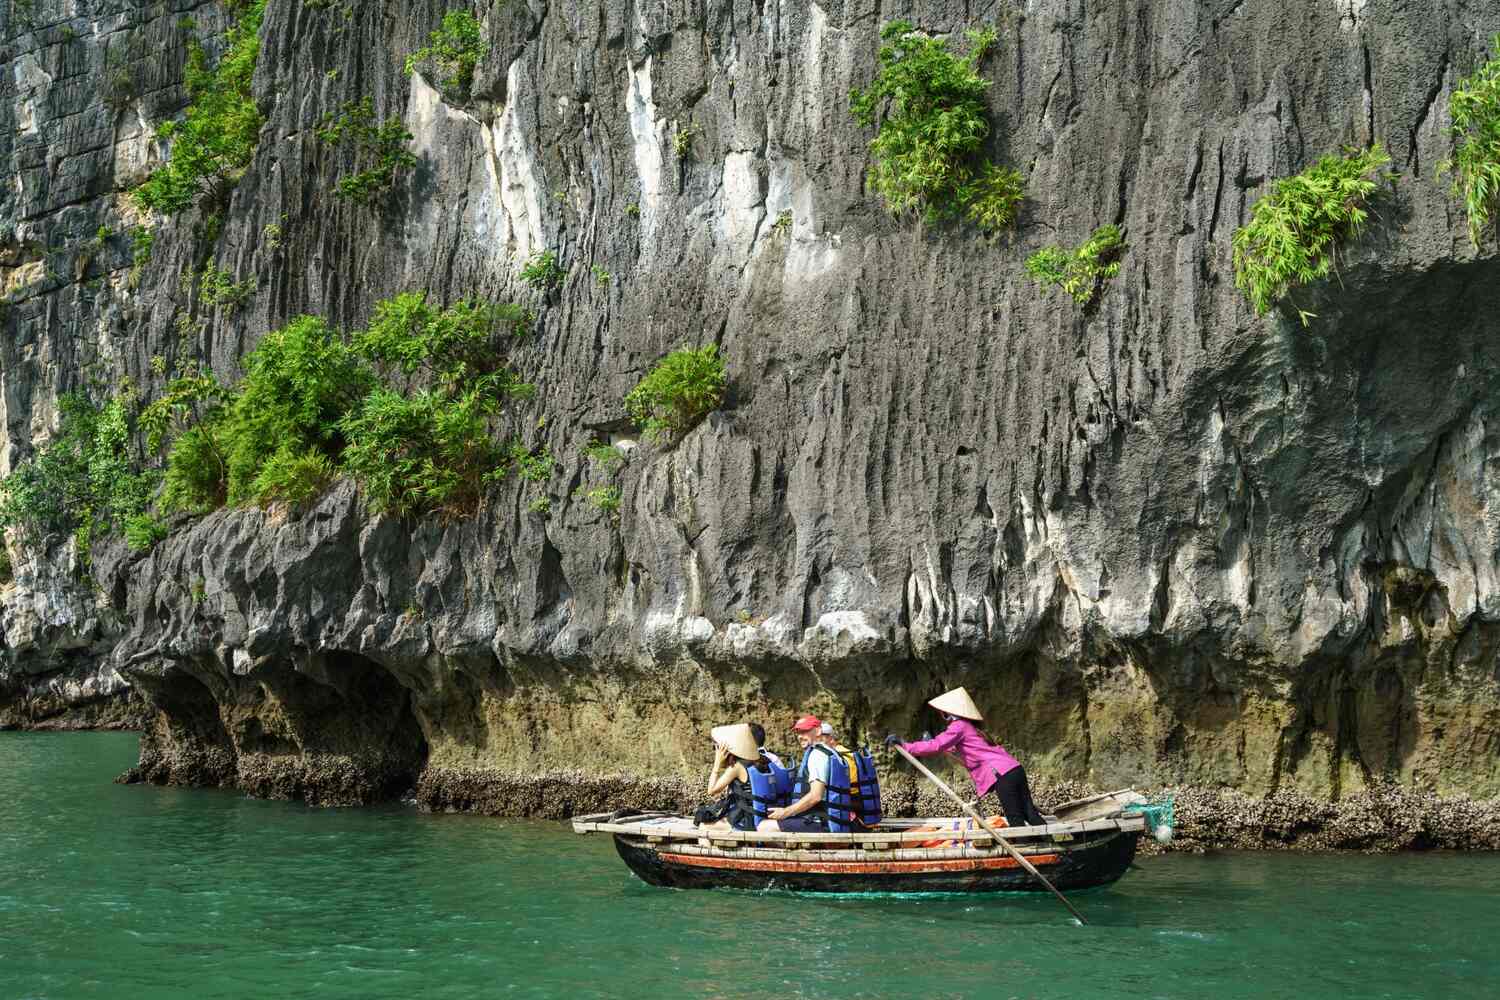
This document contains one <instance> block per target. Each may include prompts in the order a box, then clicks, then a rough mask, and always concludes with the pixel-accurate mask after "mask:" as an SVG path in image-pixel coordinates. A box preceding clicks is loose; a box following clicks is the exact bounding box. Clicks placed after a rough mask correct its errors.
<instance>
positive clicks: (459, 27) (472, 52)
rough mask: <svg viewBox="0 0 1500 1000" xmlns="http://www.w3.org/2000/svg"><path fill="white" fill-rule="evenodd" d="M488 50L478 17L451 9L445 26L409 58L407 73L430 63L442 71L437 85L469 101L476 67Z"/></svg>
mask: <svg viewBox="0 0 1500 1000" xmlns="http://www.w3.org/2000/svg"><path fill="white" fill-rule="evenodd" d="M487 51H489V43H488V42H487V41H485V39H484V36H483V34H482V33H481V31H480V26H479V20H478V18H476V17H475V16H474V15H473V14H471V13H469V12H468V11H466V10H450V11H449V12H448V13H446V14H444V15H443V23H442V25H441V26H440V27H438V28H437V29H435V30H434V31H433V32H432V34H430V35H428V36H427V44H426V45H424V46H423V47H422V48H420V49H418V50H417V51H416V52H413V53H412V54H411V55H409V56H407V57H406V72H407V73H411V72H413V71H414V70H416V68H417V67H418V66H420V65H421V64H422V63H425V62H430V63H432V64H433V65H434V66H436V67H437V69H438V72H440V73H442V74H443V75H442V77H441V78H440V79H439V81H438V88H439V89H440V90H442V91H443V92H444V93H445V94H451V95H453V96H454V97H456V98H457V99H458V100H460V101H466V100H468V98H469V90H470V89H471V88H472V87H473V86H474V67H475V66H477V65H478V64H479V60H480V59H482V58H484V54H485V53H486V52H487Z"/></svg>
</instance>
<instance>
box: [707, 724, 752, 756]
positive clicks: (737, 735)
mask: <svg viewBox="0 0 1500 1000" xmlns="http://www.w3.org/2000/svg"><path fill="white" fill-rule="evenodd" d="M713 737H714V742H715V743H717V744H718V745H719V746H721V747H723V748H724V749H725V750H728V751H729V752H730V753H732V754H734V755H735V756H736V757H738V758H739V759H740V760H760V745H759V744H757V743H756V742H755V735H754V734H753V733H751V732H750V726H749V725H748V724H747V723H744V722H741V723H739V724H738V725H734V726H715V727H714V729H713Z"/></svg>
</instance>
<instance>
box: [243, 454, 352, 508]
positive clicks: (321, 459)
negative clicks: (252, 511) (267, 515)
mask: <svg viewBox="0 0 1500 1000" xmlns="http://www.w3.org/2000/svg"><path fill="white" fill-rule="evenodd" d="M337 474H338V470H337V468H336V467H335V466H334V464H333V460H332V459H331V458H329V457H328V456H327V455H325V454H324V453H323V452H321V451H319V450H318V449H317V448H305V449H302V450H300V451H299V450H297V449H296V448H294V447H292V446H284V447H282V448H279V449H277V451H276V453H275V454H274V455H272V456H271V457H270V458H268V459H266V461H265V464H263V465H262V466H261V467H260V471H259V472H257V473H256V474H255V479H254V481H253V482H251V484H250V492H251V493H252V494H254V496H255V498H256V501H257V502H259V503H271V502H273V501H276V500H282V501H286V502H287V503H303V502H305V501H308V500H311V499H313V498H314V497H317V496H320V495H321V494H322V493H323V491H324V490H326V489H328V484H329V483H331V482H333V480H334V477H335V476H337Z"/></svg>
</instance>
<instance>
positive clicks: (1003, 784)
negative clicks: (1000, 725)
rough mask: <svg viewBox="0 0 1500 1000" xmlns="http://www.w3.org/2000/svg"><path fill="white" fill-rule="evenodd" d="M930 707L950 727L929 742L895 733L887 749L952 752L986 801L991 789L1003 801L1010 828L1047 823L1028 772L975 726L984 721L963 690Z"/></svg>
mask: <svg viewBox="0 0 1500 1000" xmlns="http://www.w3.org/2000/svg"><path fill="white" fill-rule="evenodd" d="M927 704H929V705H931V706H932V707H933V708H935V709H937V710H938V711H939V712H941V713H942V714H943V718H944V719H946V720H947V721H948V728H947V729H944V730H943V731H942V732H941V733H938V734H937V736H935V737H933V738H932V739H930V740H918V741H917V742H915V743H903V742H902V741H901V739H900V738H899V737H897V736H896V735H894V734H892V735H890V736H887V737H886V738H885V742H886V746H891V745H892V744H900V745H901V746H902V747H903V748H904V749H905V750H906V752H907V753H909V754H911V755H912V756H913V757H929V756H931V755H933V754H938V753H951V754H953V755H954V756H956V757H957V758H958V759H959V760H960V761H962V762H963V765H964V767H967V768H968V769H969V777H971V778H973V779H974V788H975V789H976V790H977V791H978V793H979V797H980V798H983V797H984V796H985V794H986V793H987V792H989V790H990V789H992V788H993V789H994V790H995V794H996V795H998V796H999V798H1000V808H1001V809H1003V810H1004V811H1005V822H1006V823H1007V824H1008V825H1010V826H1038V825H1040V824H1042V823H1044V822H1046V820H1044V819H1042V814H1041V813H1040V812H1038V811H1037V808H1036V804H1035V803H1034V802H1032V801H1031V787H1030V786H1029V785H1027V783H1026V769H1025V768H1024V767H1022V766H1021V762H1020V761H1018V760H1016V759H1015V758H1014V757H1012V756H1011V755H1010V754H1009V753H1008V752H1007V751H1006V749H1005V748H1004V747H1002V746H1000V745H999V744H997V743H994V742H992V741H991V740H990V738H989V737H988V736H986V735H985V734H984V732H983V731H982V730H980V728H979V726H978V725H976V723H978V722H982V721H983V716H981V715H980V714H979V709H977V708H975V707H974V699H973V698H970V697H969V692H967V691H965V690H964V689H963V688H961V687H960V688H954V689H953V690H952V691H949V692H947V693H946V694H940V695H938V696H937V697H936V698H934V699H932V700H931V701H929V702H928V703H927Z"/></svg>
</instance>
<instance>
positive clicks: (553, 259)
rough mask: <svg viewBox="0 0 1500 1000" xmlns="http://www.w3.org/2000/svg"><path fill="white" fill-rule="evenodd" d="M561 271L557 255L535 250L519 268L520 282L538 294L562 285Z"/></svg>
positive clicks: (548, 251) (547, 251) (549, 251)
mask: <svg viewBox="0 0 1500 1000" xmlns="http://www.w3.org/2000/svg"><path fill="white" fill-rule="evenodd" d="M563 274H564V272H563V269H562V268H561V267H560V266H558V263H557V254H555V253H553V252H552V251H551V250H537V251H535V252H534V253H533V254H532V255H531V256H530V257H529V258H527V260H526V266H525V267H523V268H521V280H522V281H524V282H526V284H528V285H530V286H531V287H532V288H535V289H536V290H537V291H539V292H545V291H546V290H547V289H549V288H556V287H557V286H558V285H560V284H562V280H563Z"/></svg>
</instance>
